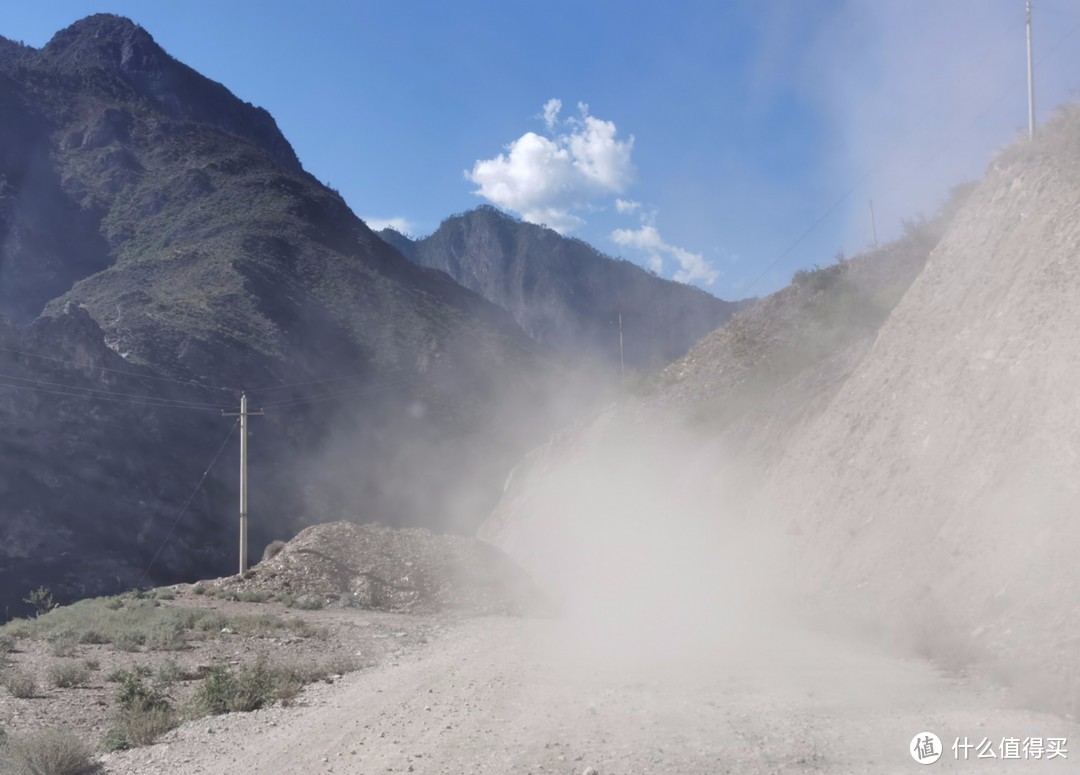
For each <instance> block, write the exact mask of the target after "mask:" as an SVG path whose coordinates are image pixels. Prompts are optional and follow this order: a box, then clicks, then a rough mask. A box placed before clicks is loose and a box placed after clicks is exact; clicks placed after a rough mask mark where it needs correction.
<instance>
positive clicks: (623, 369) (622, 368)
mask: <svg viewBox="0 0 1080 775" xmlns="http://www.w3.org/2000/svg"><path fill="white" fill-rule="evenodd" d="M619 375H620V377H621V379H623V380H625V379H626V359H625V358H623V341H622V313H621V312H620V313H619Z"/></svg>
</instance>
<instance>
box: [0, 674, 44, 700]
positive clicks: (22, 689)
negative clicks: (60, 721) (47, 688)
mask: <svg viewBox="0 0 1080 775" xmlns="http://www.w3.org/2000/svg"><path fill="white" fill-rule="evenodd" d="M0 684H3V686H4V688H5V689H7V690H8V691H9V692H10V693H11V696H12V697H18V698H19V699H22V700H26V699H29V698H31V697H36V696H37V681H35V680H34V676H32V675H30V674H29V673H27V672H25V671H23V670H8V671H6V672H4V674H3V676H2V677H0Z"/></svg>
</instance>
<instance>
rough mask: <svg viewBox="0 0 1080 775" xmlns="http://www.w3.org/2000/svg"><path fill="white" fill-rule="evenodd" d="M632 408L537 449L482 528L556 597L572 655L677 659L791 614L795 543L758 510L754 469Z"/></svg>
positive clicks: (724, 644) (741, 646) (705, 655)
mask: <svg viewBox="0 0 1080 775" xmlns="http://www.w3.org/2000/svg"><path fill="white" fill-rule="evenodd" d="M628 419H629V418H628V417H626V416H621V415H620V414H619V413H613V414H612V413H609V414H608V416H607V417H606V418H605V417H603V416H602V417H601V418H600V419H599V420H598V421H597V422H596V423H594V424H593V425H591V426H587V427H585V428H579V429H577V430H576V431H571V432H568V433H567V434H564V435H562V436H560V437H558V438H556V440H555V441H554V442H552V444H550V445H548V446H547V447H545V448H542V449H541V450H538V451H536V452H534V453H533V455H532V456H530V457H529V458H527V459H526V460H525V461H524V462H523V463H522V464H521V465H520V466H519V467H518V468H517V469H516V470H515V471H514V473H513V474H512V475H511V476H510V479H509V481H508V483H507V488H506V492H505V493H504V496H503V501H502V503H501V504H500V507H499V509H497V510H496V512H495V514H494V515H493V516H492V518H491V520H489V522H488V523H487V524H486V525H485V526H484V528H483V529H482V530H481V535H482V537H488V538H489V539H491V540H494V542H495V543H496V544H497V545H499V546H500V547H502V548H503V549H504V550H506V551H507V552H508V553H509V554H510V555H511V556H512V557H513V558H514V559H516V560H518V561H519V562H520V563H521V564H522V565H523V566H524V567H525V568H526V570H527V571H529V572H530V573H531V574H532V575H533V577H534V579H535V580H536V581H537V583H538V584H539V585H540V588H541V590H542V591H543V592H544V593H546V594H548V595H549V596H550V597H551V598H552V599H553V601H554V603H555V605H556V607H557V610H558V611H559V615H560V617H561V619H562V621H563V622H564V623H565V625H566V626H565V627H564V628H563V629H562V630H560V632H561V633H562V634H561V635H560V638H559V642H558V644H557V648H556V649H555V651H557V652H558V656H559V658H561V659H572V660H576V661H577V662H579V663H581V664H583V665H584V664H591V665H596V666H599V665H606V666H608V667H611V666H621V667H625V668H633V669H641V670H645V671H646V672H650V671H653V670H657V669H663V670H670V669H674V668H676V667H678V666H682V667H688V666H689V665H691V664H694V665H700V664H701V663H702V662H713V661H715V660H717V659H722V658H723V656H724V655H725V654H726V655H728V656H731V655H732V654H733V653H734V652H741V651H745V650H747V649H749V648H752V647H753V644H754V643H755V642H756V641H757V640H759V639H761V638H767V637H772V635H771V634H770V633H772V632H773V631H774V630H775V629H776V628H778V627H782V626H785V624H790V619H791V615H792V612H793V609H792V604H791V581H792V579H793V573H792V565H791V562H792V556H791V554H790V550H789V545H788V542H787V541H786V540H785V536H784V535H783V533H782V531H780V530H778V529H776V527H775V526H773V525H768V524H763V523H755V522H753V521H751V520H749V519H747V518H746V516H745V512H744V511H743V504H744V503H745V496H746V492H744V490H745V485H746V481H745V480H742V481H740V480H739V479H738V478H737V477H736V476H734V475H733V471H734V470H735V469H734V467H731V468H730V470H728V468H727V467H726V466H725V465H724V463H723V462H722V456H718V454H717V452H716V450H715V449H711V448H710V446H709V445H708V444H706V443H704V441H703V440H702V439H701V438H700V437H698V436H696V435H695V434H693V433H692V432H689V431H685V432H684V431H683V430H681V427H680V426H681V424H680V423H677V422H676V423H665V424H663V425H661V424H659V423H655V422H648V423H645V424H638V423H633V422H628ZM619 423H626V425H625V426H623V427H620V426H619V425H618V424H619Z"/></svg>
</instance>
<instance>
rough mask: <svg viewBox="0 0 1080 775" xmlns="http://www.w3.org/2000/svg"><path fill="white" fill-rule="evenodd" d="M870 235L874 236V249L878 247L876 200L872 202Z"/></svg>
mask: <svg viewBox="0 0 1080 775" xmlns="http://www.w3.org/2000/svg"><path fill="white" fill-rule="evenodd" d="M870 233H871V234H873V235H874V247H875V248H876V247H877V221H876V220H875V219H874V200H873V199H871V200H870Z"/></svg>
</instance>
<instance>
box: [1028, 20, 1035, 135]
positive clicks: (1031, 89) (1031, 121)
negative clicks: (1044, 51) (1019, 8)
mask: <svg viewBox="0 0 1080 775" xmlns="http://www.w3.org/2000/svg"><path fill="white" fill-rule="evenodd" d="M1026 16H1027V67H1028V71H1027V76H1028V140H1034V139H1035V68H1034V65H1033V63H1032V57H1031V0H1027V14H1026Z"/></svg>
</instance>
